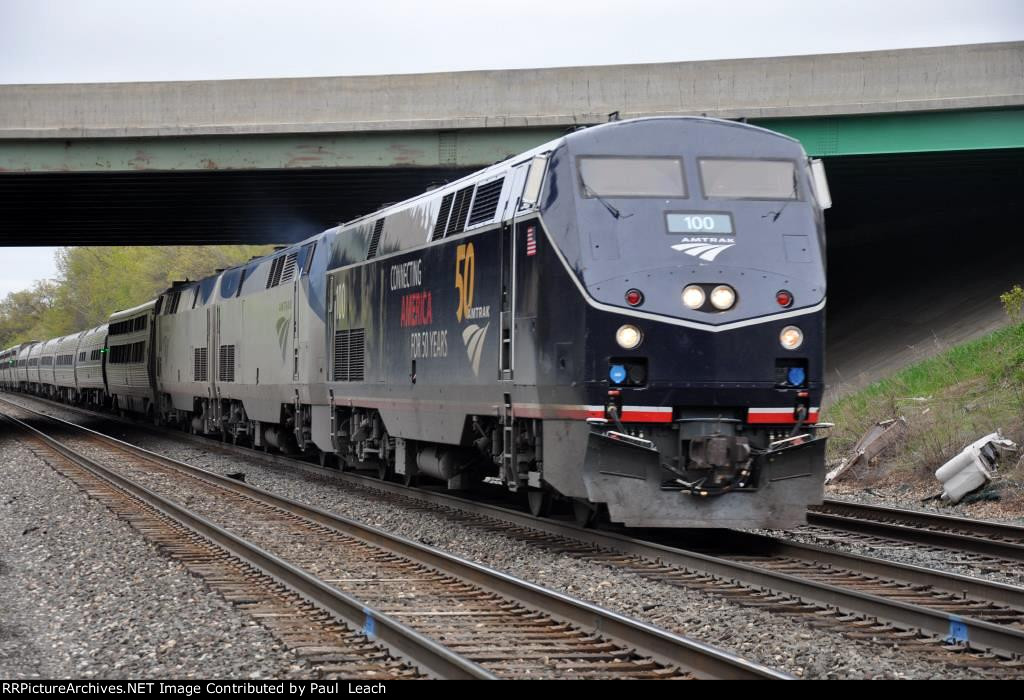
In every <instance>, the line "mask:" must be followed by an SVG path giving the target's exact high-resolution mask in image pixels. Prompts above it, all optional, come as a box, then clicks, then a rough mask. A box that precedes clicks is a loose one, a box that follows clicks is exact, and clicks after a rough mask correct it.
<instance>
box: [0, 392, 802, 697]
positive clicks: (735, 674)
mask: <svg viewBox="0 0 1024 700" xmlns="http://www.w3.org/2000/svg"><path fill="white" fill-rule="evenodd" d="M0 402H4V403H11V402H9V401H7V400H6V399H3V398H0ZM12 405H14V406H16V407H17V408H18V409H20V410H24V411H28V412H30V413H35V414H36V415H39V416H40V417H42V418H45V419H46V420H49V421H52V422H54V423H56V424H59V425H61V426H62V427H66V428H71V429H73V430H78V431H81V432H83V433H86V434H88V435H89V436H91V437H93V438H96V439H99V440H103V441H106V442H108V443H109V444H111V445H114V446H116V447H117V448H118V449H121V450H124V451H127V452H129V453H132V454H134V455H135V456H138V457H141V458H144V459H148V460H152V461H154V462H156V463H158V464H162V465H164V466H167V467H170V468H173V469H178V470H182V471H185V472H187V473H189V474H192V475H194V476H196V477H198V478H200V479H204V480H206V481H208V482H211V483H213V484H215V485H217V486H220V487H223V488H227V489H230V490H232V491H235V492H236V493H239V494H242V495H245V496H249V497H252V498H256V499H257V500H260V501H262V502H264V503H267V504H270V505H273V506H275V507H277V508H280V509H282V510H285V511H287V512H289V513H291V514H293V515H298V516H300V517H303V518H306V519H307V520H310V521H313V522H316V523H318V524H320V525H323V526H326V527H329V528H331V529H334V530H336V531H339V532H342V533H343V534H347V535H351V536H354V537H357V538H359V539H362V540H363V541H365V542H368V543H370V544H374V545H376V546H379V547H382V548H385V549H387V550H389V551H391V552H394V553H395V554H398V555H401V556H404V557H407V558H409V559H412V560H415V561H417V562H419V563H421V564H424V565H426V566H430V567H432V568H434V569H438V570H441V571H444V572H445V573H448V574H451V575H453V576H456V577H458V578H461V579H463V580H466V581H469V582H470V583H473V584H475V585H477V586H480V587H481V588H485V589H487V590H490V591H492V592H494V593H497V594H499V595H503V596H506V597H509V598H513V599H515V600H518V601H520V602H522V603H523V604H525V605H527V606H529V607H531V608H533V609H536V610H540V611H542V612H544V613H546V614H548V615H550V616H552V617H555V618H558V619H561V620H564V621H567V622H570V623H573V624H575V625H579V626H581V627H584V628H587V629H593V630H595V631H596V632H598V633H600V634H602V635H605V636H607V637H609V638H611V639H613V640H615V641H618V642H620V643H622V644H624V645H627V646H629V647H631V648H633V649H635V650H636V651H637V652H638V653H640V654H644V655H647V656H650V657H651V658H653V659H655V660H656V661H659V662H660V663H663V664H668V665H676V666H680V667H682V668H685V669H688V670H690V671H692V672H693V673H694V675H696V676H697V677H698V678H715V679H776V680H784V679H791V678H792V676H790V675H789V674H786V673H783V672H780V671H777V670H775V669H771V668H768V667H766V666H763V665H761V664H758V663H756V662H753V661H750V660H748V659H744V658H742V657H740V656H737V655H735V654H732V653H730V652H727V651H725V650H722V649H718V648H716V647H713V646H711V645H708V644H704V643H702V642H699V641H697V640H694V639H690V638H688V637H684V636H682V635H678V634H675V633H673V632H669V631H667V630H663V629H660V628H658V627H655V626H654V625H650V624H647V623H645V622H641V621H638V620H634V619H631V618H628V617H626V616H624V615H621V614H619V613H616V612H613V611H611V610H607V609H604V608H601V607H599V606H596V605H593V604H590V603H586V602H584V601H581V600H577V599H574V598H572V597H570V596H567V595H565V594H563V593H560V592H557V591H552V590H549V589H546V588H543V587H541V586H538V585H536V584H533V583H530V582H529V581H525V580H523V579H519V578H517V577H514V576H511V575H509V574H505V573H503V572H500V571H496V570H494V569H491V568H489V567H486V566H482V565H480V564H476V563H474V562H471V561H468V560H466V559H463V558H461V557H456V556H454V555H451V554H448V553H446V552H443V551H441V550H439V549H437V548H433V547H429V546H427V545H423V544H420V543H418V542H414V541H412V540H409V539H406V538H404V537H400V536H398V535H392V534H389V533H387V532H384V531H383V530H380V529H378V528H375V527H372V526H369V525H364V524H362V523H359V522H357V521H354V520H350V519H349V518H345V517H344V516H341V515H337V514H333V513H329V512H327V511H324V510H321V509H319V508H315V507H313V506H308V505H305V504H303V503H300V502H298V501H294V500H292V499H289V498H286V497H283V496H279V495H276V494H274V493H271V492H269V491H267V490H265V489H261V488H259V487H256V486H252V485H249V484H246V483H244V482H240V481H238V480H236V479H231V478H229V477H226V476H221V475H220V474H216V473H214V472H210V471H207V470H205V469H202V468H200V467H195V466H193V465H190V464H187V463H184V462H180V461H178V460H174V459H171V458H169V457H165V456H163V455H159V454H156V453H154V452H150V451H149V450H146V449H143V448H141V447H137V446H135V445H132V444H130V443H127V442H124V441H122V440H119V439H117V438H114V437H111V436H109V435H104V434H103V433H99V432H97V431H94V430H91V429H89V428H86V427H84V426H79V425H76V424H74V423H71V422H69V421H65V420H62V419H60V418H57V417H55V416H50V415H47V414H43V413H40V412H38V411H35V410H33V409H29V408H25V407H24V406H21V405H19V404H12ZM27 427H29V428H30V429H33V428H31V426H27ZM33 430H34V429H33ZM35 432H37V433H39V431H35ZM40 434H41V433H40ZM52 440H53V439H52V438H48V442H50V441H52ZM53 442H56V441H53ZM62 447H63V446H62ZM63 449H64V450H68V451H69V452H71V453H72V454H74V452H73V451H72V450H70V449H69V448H66V447H63ZM250 454H251V452H250ZM83 459H88V458H83ZM89 461H90V462H91V461H92V460H89ZM97 466H98V465H97ZM100 468H101V469H102V467H100ZM104 471H106V470H104ZM115 476H116V475H115ZM118 478H120V477H118ZM125 481H127V480H125ZM137 488H139V489H141V490H143V491H145V489H142V487H137ZM147 493H149V492H148V491H147ZM153 496H154V497H155V498H157V499H160V497H159V496H155V494H153ZM160 500H163V499H160ZM168 503H170V502H168ZM171 505H172V506H173V504H171ZM174 508H175V509H178V507H177V506H174ZM192 517H194V518H197V519H200V520H201V518H200V516H192ZM209 525H211V526H212V527H213V528H216V530H218V531H220V532H222V533H223V534H224V535H227V536H228V537H231V538H234V536H233V535H231V534H230V533H227V532H226V531H223V530H222V529H221V528H219V527H217V526H216V525H212V523H210V524H209ZM235 539H237V538H235ZM264 555H265V556H267V557H272V558H274V559H276V557H273V555H270V554H266V553H264ZM278 561H279V562H280V560H278ZM280 563H281V564H283V565H284V566H288V567H289V568H292V569H293V570H295V571H297V572H298V573H300V574H301V573H302V572H301V571H299V570H297V569H294V567H290V565H288V564H287V563H285V562H280ZM305 576H306V578H307V579H311V580H312V581H313V582H316V583H319V582H318V581H316V579H312V577H309V576H308V575H305ZM320 586H322V587H324V588H328V589H330V590H332V591H335V592H336V593H338V594H339V595H343V596H344V595H345V594H344V593H342V592H341V591H336V589H333V588H331V587H330V586H327V585H326V584H322V583H321V584H320ZM355 602H356V604H357V605H358V604H359V603H358V601H355ZM360 610H362V608H360ZM373 616H374V618H373V619H374V620H377V621H379V620H380V619H381V618H386V616H385V615H383V614H381V613H376V612H373ZM391 622H393V623H394V624H395V625H401V623H397V622H395V621H393V620H391ZM353 624H356V623H353ZM371 624H372V623H371ZM402 627H404V626H402ZM410 631H411V630H410ZM414 634H418V633H415V632H414ZM382 641H386V640H382ZM427 641H430V640H427ZM442 648H443V647H442ZM405 656H406V658H411V657H410V656H409V655H408V654H405ZM460 658H461V657H460ZM467 663H473V662H468V661H467ZM417 665H421V664H417ZM474 665H475V664H474ZM421 668H422V665H421ZM481 670H483V669H481ZM484 672H485V673H487V672H486V671H484Z"/></svg>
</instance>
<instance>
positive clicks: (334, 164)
mask: <svg viewBox="0 0 1024 700" xmlns="http://www.w3.org/2000/svg"><path fill="white" fill-rule="evenodd" d="M751 123H753V124H757V125H759V126H764V127H765V128H769V129H774V130H776V131H779V132H781V133H784V134H787V135H789V136H792V137H794V138H796V139H798V140H800V141H801V142H802V143H803V145H804V148H805V149H806V150H807V153H808V154H809V155H813V156H847V155H869V154H886V153H892V154H897V153H919V152H928V151H961V150H982V149H998V148H1024V107H1022V108H1010V109H997V110H973V111H972V110H962V111H947V112H908V113H891V114H870V115H856V116H822V117H801V118H786V119H757V120H752V121H751ZM564 133H566V129H565V128H562V127H544V128H535V129H529V128H507V129H505V128H494V129H480V130H468V129H467V130H461V131H405V132H376V131H371V132H352V133H309V134H286V135H280V134H272V135H267V134H247V135H237V136H233V135H225V136H166V137H146V138H107V139H71V140H64V139H31V140H30V139H10V140H4V139H0V174H2V173H40V172H49V173H53V172H135V171H145V170H160V171H196V170H268V169H273V170H278V169H282V170H287V169H293V168H381V167H384V168H386V167H392V166H396V167H434V168H436V167H454V168H466V167H480V166H485V165H489V164H491V163H494V162H497V161H499V160H502V159H503V158H505V157H507V156H509V155H512V154H515V153H519V152H522V151H525V150H528V149H530V148H532V147H534V146H536V145H538V144H541V143H544V142H545V141H548V140H551V139H554V138H557V137H558V136H560V135H562V134H564Z"/></svg>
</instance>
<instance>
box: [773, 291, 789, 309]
mask: <svg viewBox="0 0 1024 700" xmlns="http://www.w3.org/2000/svg"><path fill="white" fill-rule="evenodd" d="M775 301H777V302H779V306H792V305H793V295H792V294H790V293H789V292H787V291H786V290H785V289H780V290H779V291H777V292H776V293H775Z"/></svg>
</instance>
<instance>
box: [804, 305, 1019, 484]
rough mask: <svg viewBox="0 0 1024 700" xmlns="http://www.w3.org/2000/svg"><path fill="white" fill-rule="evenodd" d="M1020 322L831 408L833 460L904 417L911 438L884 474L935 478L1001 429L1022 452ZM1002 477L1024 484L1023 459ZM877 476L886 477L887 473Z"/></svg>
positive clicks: (890, 455) (1006, 467)
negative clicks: (871, 430) (876, 428)
mask: <svg viewBox="0 0 1024 700" xmlns="http://www.w3.org/2000/svg"><path fill="white" fill-rule="evenodd" d="M1015 320H1016V321H1018V322H1017V323H1014V324H1013V325H1010V326H1007V327H1005V328H1003V329H1001V330H998V331H996V332H994V333H991V334H989V335H987V336H984V337H982V338H979V339H977V340H974V341H972V342H969V343H965V344H963V345H958V346H956V347H953V348H950V349H948V350H946V351H945V352H943V353H941V354H939V355H938V356H936V357H933V358H931V359H928V360H925V361H923V362H920V363H918V364H916V365H913V366H911V367H908V368H906V369H904V370H902V371H900V372H898V373H896V374H895V375H893V376H891V377H889V378H887V379H884V380H882V381H879V382H876V383H875V384H872V385H870V386H868V387H866V388H865V389H862V390H861V391H858V392H857V393H855V394H850V395H848V396H845V397H843V398H842V399H840V400H839V401H837V402H836V403H835V404H833V405H832V406H830V407H828V408H827V410H826V412H825V418H824V419H825V420H827V421H829V422H832V423H835V424H836V427H835V429H834V430H833V439H832V440H831V441H830V446H829V457H830V460H831V459H838V458H839V457H842V456H844V455H846V454H847V453H848V452H849V451H850V450H851V448H852V447H853V445H854V444H855V443H856V442H857V440H858V439H859V438H860V436H861V435H862V434H863V433H864V431H865V430H866V429H867V428H868V427H869V426H870V425H871V424H872V423H874V422H875V421H878V420H884V419H886V418H895V417H897V416H905V417H906V419H907V423H908V430H907V434H906V436H905V437H904V439H903V440H901V441H900V444H898V445H894V446H893V448H891V449H889V450H887V452H886V454H885V455H884V459H883V460H881V462H882V464H883V465H884V467H883V469H884V472H885V473H894V472H901V473H903V474H904V475H906V476H908V477H910V476H919V477H928V478H931V475H932V473H933V472H934V470H935V469H937V468H938V467H940V466H941V465H942V464H943V463H944V462H946V460H948V459H950V458H951V457H952V456H953V455H955V454H956V453H958V452H959V451H960V450H962V449H963V448H964V447H965V446H966V445H967V444H968V443H970V442H973V441H974V440H977V439H978V438H979V437H983V436H985V435H987V434H988V433H991V432H993V431H995V430H997V429H998V430H1001V431H1002V432H1003V434H1004V435H1005V436H1006V437H1009V438H1010V439H1011V440H1013V441H1014V442H1016V443H1017V444H1018V445H1024V323H1020V322H1019V315H1018V316H1017V318H1016V319H1015ZM1000 472H1001V473H1002V474H1004V475H1006V476H1007V477H1010V478H1013V479H1014V480H1016V481H1020V480H1022V479H1024V457H1020V456H1019V455H1017V456H1014V457H1011V458H1009V459H1005V460H1004V461H1003V464H1002V465H1001V467H1000ZM873 475H874V476H879V477H880V476H883V473H882V469H880V470H877V473H876V474H873ZM865 476H867V475H865ZM869 478H870V476H869Z"/></svg>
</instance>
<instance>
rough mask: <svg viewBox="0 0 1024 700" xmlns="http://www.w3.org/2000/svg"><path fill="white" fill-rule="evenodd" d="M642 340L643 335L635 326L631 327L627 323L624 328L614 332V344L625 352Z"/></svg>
mask: <svg viewBox="0 0 1024 700" xmlns="http://www.w3.org/2000/svg"><path fill="white" fill-rule="evenodd" d="M643 339H644V336H643V333H641V332H640V329H639V328H637V327H636V326H631V325H629V324H628V323H627V324H626V325H625V326H621V327H619V330H617V331H615V340H616V342H617V343H618V344H619V345H620V346H622V347H623V348H625V349H626V350H632V349H633V348H635V347H636V346H637V345H639V344H640V341H641V340H643Z"/></svg>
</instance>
